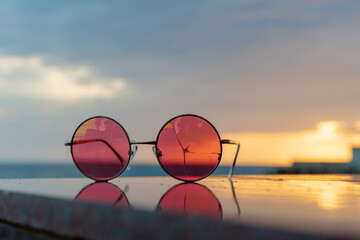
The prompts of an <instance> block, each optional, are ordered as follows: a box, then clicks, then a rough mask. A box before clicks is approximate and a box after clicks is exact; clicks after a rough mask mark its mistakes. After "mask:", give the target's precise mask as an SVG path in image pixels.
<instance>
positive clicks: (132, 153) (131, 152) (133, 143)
mask: <svg viewBox="0 0 360 240" xmlns="http://www.w3.org/2000/svg"><path fill="white" fill-rule="evenodd" d="M184 116H193V117H198V118H200V119H202V120H204V121H206V122H207V123H208V124H210V126H211V127H212V128H213V129H214V130H215V132H216V134H217V136H218V138H219V144H220V153H219V161H218V163H217V165H216V166H215V167H214V169H213V170H212V171H211V172H210V173H208V174H207V175H206V176H204V177H202V178H200V179H196V180H183V179H180V178H177V177H175V176H173V175H172V174H170V173H169V172H167V171H166V169H165V168H164V167H163V166H162V164H161V161H160V159H159V156H158V152H157V149H158V148H157V145H158V140H159V136H160V133H161V131H162V130H163V129H164V127H165V126H166V125H167V124H168V123H171V121H172V120H174V119H176V118H179V117H184ZM94 118H107V119H110V120H112V121H114V122H115V123H117V124H118V125H119V126H120V127H121V128H122V129H123V131H124V132H125V134H126V136H127V139H128V142H129V146H130V150H129V159H128V160H127V163H126V165H125V167H124V168H123V169H122V170H121V171H120V172H119V173H118V174H117V175H116V176H114V177H113V178H110V179H107V180H97V179H94V178H92V177H90V176H89V175H87V174H86V173H85V172H83V171H82V170H81V169H80V167H79V166H78V165H77V163H76V161H75V157H74V153H73V149H72V146H73V145H75V144H85V143H90V142H103V143H104V144H106V146H107V147H109V148H110V150H111V151H112V152H114V154H115V155H116V156H117V157H118V159H119V160H120V161H121V162H123V161H124V159H122V158H121V156H120V155H119V154H118V153H117V152H116V151H115V149H114V148H113V147H112V146H111V144H110V143H108V142H106V141H105V140H103V139H88V140H78V141H74V137H75V133H76V132H77V130H78V129H79V128H80V127H81V126H82V125H83V124H84V123H85V122H87V121H89V120H91V119H94ZM223 144H232V145H237V149H236V153H235V157H234V161H233V163H232V165H231V168H230V172H229V174H228V178H229V179H231V177H232V175H233V173H234V169H235V165H236V160H237V156H238V154H239V151H240V143H239V142H237V141H234V140H230V139H221V138H220V135H219V133H218V131H217V130H216V128H215V127H214V125H212V124H211V122H209V121H208V120H206V119H205V118H203V117H200V116H198V115H195V114H182V115H178V116H176V117H173V118H171V119H170V120H168V121H167V122H166V123H165V124H164V125H163V126H162V127H161V129H160V131H159V132H158V135H157V137H156V141H143V142H138V141H133V140H130V138H129V135H128V134H127V132H126V131H125V129H124V128H123V127H122V126H121V124H120V123H118V122H117V121H115V120H114V119H112V118H109V117H104V116H96V117H91V118H88V119H86V120H85V121H83V122H82V123H81V124H80V125H79V126H78V127H77V128H76V130H75V131H74V134H73V136H72V138H71V141H70V142H65V146H70V147H71V156H72V158H73V161H74V163H75V165H76V167H77V168H78V169H79V170H80V172H81V173H82V174H84V175H85V176H86V177H88V178H90V179H93V180H94V181H99V182H104V181H105V182H106V181H109V180H111V179H114V178H116V177H118V176H119V175H120V174H121V173H122V172H123V171H124V170H125V169H126V168H127V166H128V165H129V162H130V161H131V160H132V159H133V158H134V156H135V154H136V151H137V149H138V147H137V145H154V146H153V148H152V149H153V152H154V155H155V156H156V159H157V160H158V162H159V164H160V167H161V168H162V169H163V170H164V171H165V172H166V173H167V174H168V175H169V176H171V177H173V178H175V179H178V180H180V181H184V182H195V181H199V180H202V179H204V178H206V177H208V176H209V175H211V174H212V173H213V172H214V171H215V170H216V168H217V167H218V166H219V164H220V161H221V158H222V145H223ZM131 146H133V148H132V149H131ZM185 151H186V149H184V153H185Z"/></svg>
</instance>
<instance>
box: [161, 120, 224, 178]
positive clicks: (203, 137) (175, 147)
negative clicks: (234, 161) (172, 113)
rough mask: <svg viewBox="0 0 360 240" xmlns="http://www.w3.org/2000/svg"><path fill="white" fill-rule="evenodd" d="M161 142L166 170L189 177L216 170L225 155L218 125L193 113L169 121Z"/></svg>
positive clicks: (177, 175)
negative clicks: (215, 127)
mask: <svg viewBox="0 0 360 240" xmlns="http://www.w3.org/2000/svg"><path fill="white" fill-rule="evenodd" d="M157 144H158V145H157V148H158V149H160V151H161V152H162V157H161V162H160V164H161V165H162V167H163V168H164V170H165V171H166V172H167V173H169V174H170V175H171V176H173V177H176V178H178V179H181V180H185V181H193V180H198V179H201V178H203V177H205V176H207V175H209V174H210V173H212V172H213V171H214V170H215V168H216V167H217V165H218V163H219V159H220V156H221V145H220V140H219V136H218V134H217V132H216V130H215V129H214V127H213V126H212V125H211V124H210V123H208V122H207V121H206V120H204V119H202V118H200V117H197V116H193V115H187V116H180V117H177V118H175V119H173V120H171V121H169V122H168V123H166V124H165V126H164V127H163V129H162V131H161V132H160V134H159V137H158V143H157ZM184 146H185V147H184Z"/></svg>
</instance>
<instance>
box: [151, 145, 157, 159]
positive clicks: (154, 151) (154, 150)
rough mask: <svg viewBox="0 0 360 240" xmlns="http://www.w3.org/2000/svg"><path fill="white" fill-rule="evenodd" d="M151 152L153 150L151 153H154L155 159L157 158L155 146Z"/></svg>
mask: <svg viewBox="0 0 360 240" xmlns="http://www.w3.org/2000/svg"><path fill="white" fill-rule="evenodd" d="M152 150H153V153H154V155H155V157H157V155H156V146H153V147H152Z"/></svg>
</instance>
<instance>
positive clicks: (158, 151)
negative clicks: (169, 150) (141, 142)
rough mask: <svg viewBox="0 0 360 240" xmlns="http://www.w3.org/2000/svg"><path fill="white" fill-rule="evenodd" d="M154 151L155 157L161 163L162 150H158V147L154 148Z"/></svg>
mask: <svg viewBox="0 0 360 240" xmlns="http://www.w3.org/2000/svg"><path fill="white" fill-rule="evenodd" d="M152 150H153V153H154V155H155V157H157V158H158V159H159V161H160V162H161V156H162V153H161V151H160V149H158V148H156V146H153V147H152Z"/></svg>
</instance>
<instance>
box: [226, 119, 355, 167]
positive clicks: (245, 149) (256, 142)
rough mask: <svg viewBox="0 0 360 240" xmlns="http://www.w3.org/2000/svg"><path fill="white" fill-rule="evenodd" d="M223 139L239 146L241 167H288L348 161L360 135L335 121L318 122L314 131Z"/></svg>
mask: <svg viewBox="0 0 360 240" xmlns="http://www.w3.org/2000/svg"><path fill="white" fill-rule="evenodd" d="M225 137H229V138H230V137H232V138H234V139H236V140H238V141H240V142H241V143H242V150H241V152H240V156H239V157H240V160H239V164H240V165H266V166H272V165H278V166H289V165H291V164H292V163H293V162H294V161H301V162H349V161H350V160H351V158H352V151H351V148H352V147H353V146H355V145H358V144H360V134H359V133H356V132H349V131H347V130H346V129H344V124H343V123H342V122H337V121H323V122H319V123H318V124H317V125H316V129H314V130H306V131H296V132H295V131H294V132H245V133H238V134H227V135H226V136H225ZM229 151H230V152H231V149H229ZM229 151H225V154H226V157H225V158H224V161H226V162H227V164H229V163H230V162H231V155H230V154H229V155H228V152H229ZM225 159H226V160H225Z"/></svg>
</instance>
